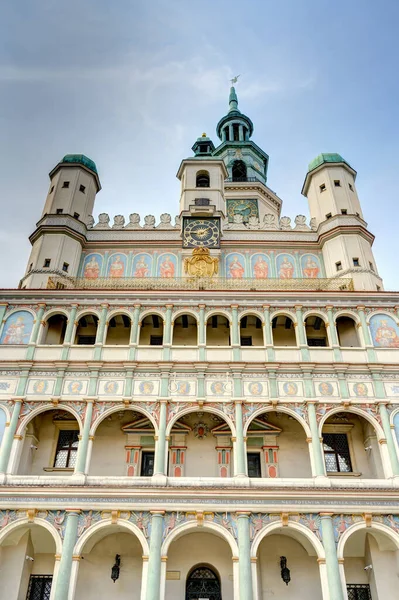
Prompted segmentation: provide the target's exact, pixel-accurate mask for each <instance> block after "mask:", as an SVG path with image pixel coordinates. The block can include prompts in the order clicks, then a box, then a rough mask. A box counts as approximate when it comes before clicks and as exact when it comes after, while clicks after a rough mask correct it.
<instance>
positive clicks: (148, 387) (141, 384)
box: [133, 379, 159, 396]
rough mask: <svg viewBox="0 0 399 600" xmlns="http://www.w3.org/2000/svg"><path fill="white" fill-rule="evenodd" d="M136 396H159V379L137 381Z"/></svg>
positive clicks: (134, 387)
mask: <svg viewBox="0 0 399 600" xmlns="http://www.w3.org/2000/svg"><path fill="white" fill-rule="evenodd" d="M133 394H134V395H135V396H158V395H159V379H142V380H139V379H137V380H136V381H135V382H134V384H133Z"/></svg>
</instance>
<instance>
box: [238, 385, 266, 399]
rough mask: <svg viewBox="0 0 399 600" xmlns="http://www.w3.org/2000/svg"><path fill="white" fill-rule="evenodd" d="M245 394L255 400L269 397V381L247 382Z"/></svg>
mask: <svg viewBox="0 0 399 600" xmlns="http://www.w3.org/2000/svg"><path fill="white" fill-rule="evenodd" d="M244 394H245V395H246V396H251V397H253V398H257V397H264V396H268V388H267V381H245V382H244Z"/></svg>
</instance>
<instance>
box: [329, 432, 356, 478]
mask: <svg viewBox="0 0 399 600" xmlns="http://www.w3.org/2000/svg"><path fill="white" fill-rule="evenodd" d="M323 447H324V458H325V462H326V469H327V472H330V473H351V472H352V463H351V458H350V453H349V444H348V437H347V435H346V433H323Z"/></svg>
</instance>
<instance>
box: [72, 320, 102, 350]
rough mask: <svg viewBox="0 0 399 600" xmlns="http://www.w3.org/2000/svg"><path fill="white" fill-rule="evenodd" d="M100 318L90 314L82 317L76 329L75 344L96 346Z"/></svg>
mask: <svg viewBox="0 0 399 600" xmlns="http://www.w3.org/2000/svg"><path fill="white" fill-rule="evenodd" d="M97 327H98V317H97V316H96V315H92V314H88V315H84V316H83V317H80V319H79V321H78V325H77V327H76V334H75V344H78V345H79V346H82V345H84V346H94V344H95V343H96V335H97Z"/></svg>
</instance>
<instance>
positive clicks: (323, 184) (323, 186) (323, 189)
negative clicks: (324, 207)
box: [320, 183, 327, 192]
mask: <svg viewBox="0 0 399 600" xmlns="http://www.w3.org/2000/svg"><path fill="white" fill-rule="evenodd" d="M326 189H327V188H326V184H325V183H322V184H321V186H320V192H325V191H326Z"/></svg>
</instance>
